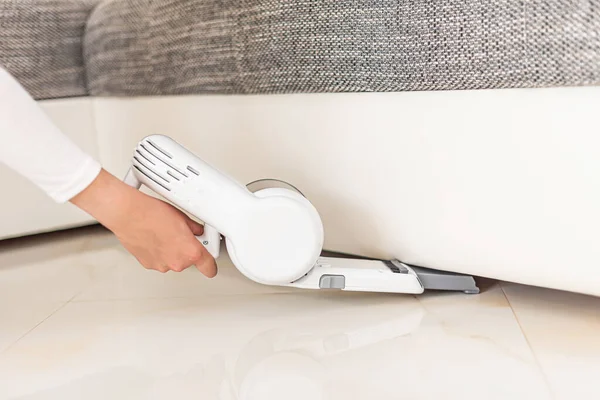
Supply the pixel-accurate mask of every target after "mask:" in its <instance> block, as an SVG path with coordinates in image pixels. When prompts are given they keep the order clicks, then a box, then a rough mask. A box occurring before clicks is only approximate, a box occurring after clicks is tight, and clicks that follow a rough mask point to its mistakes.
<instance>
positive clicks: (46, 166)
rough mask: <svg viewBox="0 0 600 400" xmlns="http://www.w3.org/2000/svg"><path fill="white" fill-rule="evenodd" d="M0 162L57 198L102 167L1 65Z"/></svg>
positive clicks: (78, 187)
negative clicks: (47, 114)
mask: <svg viewBox="0 0 600 400" xmlns="http://www.w3.org/2000/svg"><path fill="white" fill-rule="evenodd" d="M0 163H4V164H6V165H7V166H8V167H9V168H11V169H13V170H14V171H16V172H18V173H19V174H21V175H22V176H24V177H25V178H27V179H28V180H30V181H31V182H33V183H34V184H36V185H37V186H38V187H39V188H41V189H42V190H43V191H44V192H46V193H47V194H48V195H49V196H50V197H52V198H53V199H54V200H55V201H57V202H66V201H68V200H70V199H71V198H73V197H74V196H75V195H77V194H79V193H81V191H83V190H84V189H85V188H87V187H88V186H89V185H90V183H91V182H92V181H94V179H96V177H97V176H98V174H99V173H100V170H101V167H100V164H99V163H98V162H97V161H96V160H94V159H93V158H92V157H91V156H89V155H88V154H86V153H85V152H83V151H82V150H81V149H80V148H79V147H78V146H77V145H75V144H74V143H73V142H72V141H71V140H70V139H69V138H68V137H66V136H65V135H64V134H63V133H62V132H61V131H60V130H59V129H58V128H57V127H56V126H55V125H54V124H53V123H52V121H50V119H49V118H48V117H47V116H46V114H45V113H44V112H43V110H42V109H41V108H40V107H39V106H38V104H37V103H36V102H35V100H33V98H31V96H29V94H28V93H27V92H26V91H25V89H24V88H23V87H22V86H21V85H20V84H19V83H18V82H17V81H16V80H15V79H14V78H13V77H12V76H11V75H10V74H8V72H6V71H5V70H4V69H2V68H1V67H0Z"/></svg>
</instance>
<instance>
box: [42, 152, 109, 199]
mask: <svg viewBox="0 0 600 400" xmlns="http://www.w3.org/2000/svg"><path fill="white" fill-rule="evenodd" d="M101 169H102V167H101V165H100V163H98V162H97V161H96V160H94V159H93V158H91V157H88V158H86V160H85V162H84V163H83V164H82V165H81V168H80V169H79V170H78V171H77V173H75V174H73V177H72V179H71V180H69V181H68V182H65V183H64V184H63V185H62V186H61V187H57V188H53V190H52V191H50V192H48V195H49V196H50V197H52V199H54V201H56V202H57V203H66V202H67V201H69V200H71V199H72V198H73V197H75V196H77V195H78V194H79V193H81V192H83V191H84V190H85V189H86V188H87V187H88V186H89V185H90V184H91V183H92V182H93V181H94V180H95V179H96V178H97V177H98V174H100V170H101Z"/></svg>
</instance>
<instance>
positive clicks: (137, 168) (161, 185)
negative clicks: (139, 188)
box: [133, 165, 171, 192]
mask: <svg viewBox="0 0 600 400" xmlns="http://www.w3.org/2000/svg"><path fill="white" fill-rule="evenodd" d="M133 168H135V169H136V170H138V172H139V173H140V174H142V175H144V176H145V177H146V178H148V179H150V180H151V181H152V182H154V183H156V184H157V185H158V186H160V187H162V188H163V189H165V190H168V191H169V192H170V191H171V189H169V188H168V187H166V186H165V185H163V184H162V183H160V182H159V181H158V180H156V179H154V178H153V177H151V176H150V175H149V174H147V173H146V172H144V171H142V169H141V168H139V167H138V166H137V165H134V166H133Z"/></svg>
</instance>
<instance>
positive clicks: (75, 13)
mask: <svg viewBox="0 0 600 400" xmlns="http://www.w3.org/2000/svg"><path fill="white" fill-rule="evenodd" d="M95 3H96V2H95V1H92V0H0V65H2V66H4V67H5V68H6V69H7V70H8V71H9V72H11V73H12V74H13V75H15V77H16V78H17V79H18V80H19V81H20V82H21V84H23V85H24V86H25V88H26V89H27V90H29V92H30V93H31V94H32V95H33V96H34V97H35V98H37V99H47V98H60V97H73V96H85V95H87V94H88V90H87V84H86V79H85V70H84V62H83V51H82V44H83V37H84V31H85V26H86V23H87V20H88V18H89V16H90V13H91V11H92V9H93V7H94V5H95Z"/></svg>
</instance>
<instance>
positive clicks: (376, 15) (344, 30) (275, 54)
mask: <svg viewBox="0 0 600 400" xmlns="http://www.w3.org/2000/svg"><path fill="white" fill-rule="evenodd" d="M85 48H86V53H85V54H86V57H87V61H88V66H89V69H88V78H89V80H88V84H89V89H90V92H91V93H92V94H94V95H132V94H133V95H145V94H182V93H271V92H298V91H302V92H340V91H403V90H444V89H482V88H507V87H541V86H567V85H597V84H599V83H600V0H577V1H575V0H546V1H541V0H528V1H521V0H519V1H517V0H487V1H481V0H440V1H430V0H417V1H397V0H353V1H351V0H303V1H287V0H239V1H233V0H202V1H201V0H167V1H152V0H114V1H110V2H105V3H103V4H102V5H101V6H100V7H99V8H98V9H97V10H96V11H95V12H94V13H93V16H92V18H91V20H90V22H89V30H88V35H87V37H86V41H85Z"/></svg>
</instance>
